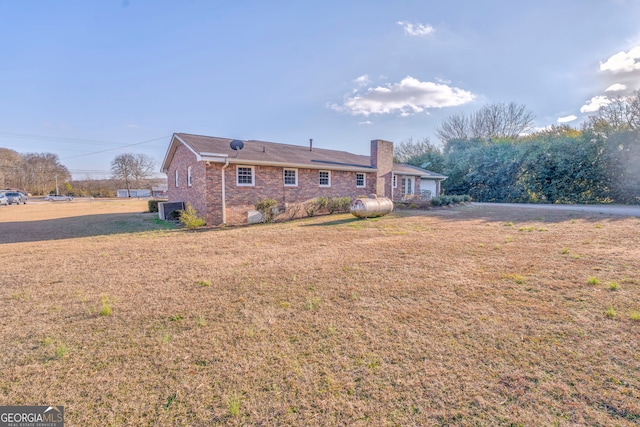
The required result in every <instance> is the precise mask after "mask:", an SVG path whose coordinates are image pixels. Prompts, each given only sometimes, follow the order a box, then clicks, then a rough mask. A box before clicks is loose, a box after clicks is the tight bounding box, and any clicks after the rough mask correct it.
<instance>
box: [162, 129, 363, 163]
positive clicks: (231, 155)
mask: <svg viewBox="0 0 640 427" xmlns="http://www.w3.org/2000/svg"><path fill="white" fill-rule="evenodd" d="M176 140H177V141H179V142H181V143H183V144H184V145H186V146H187V147H188V148H189V149H190V150H191V151H192V152H193V153H194V154H195V155H196V157H197V158H198V160H207V161H227V160H228V161H229V163H244V164H264V165H275V166H290V167H293V166H295V167H309V168H312V169H348V170H361V169H366V170H367V171H373V170H375V169H374V168H372V167H371V162H370V159H369V156H363V155H359V154H352V153H348V152H346V151H338V150H327V149H324V148H316V147H313V149H312V150H310V149H309V146H301V145H290V144H280V143H276V142H267V141H256V140H249V141H242V142H243V144H244V147H243V148H242V149H241V150H239V151H235V150H233V149H231V146H230V144H231V141H233V139H230V138H218V137H212V136H202V135H191V134H186V133H176V134H174V135H173V138H172V140H171V145H170V147H169V150H168V151H167V155H166V156H165V160H164V162H163V166H162V170H163V171H165V172H166V170H167V169H168V166H169V163H170V161H171V158H172V157H173V153H175V149H176V147H177V142H176Z"/></svg>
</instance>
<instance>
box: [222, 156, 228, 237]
mask: <svg viewBox="0 0 640 427" xmlns="http://www.w3.org/2000/svg"><path fill="white" fill-rule="evenodd" d="M227 167H229V159H225V160H224V166H222V225H227V198H226V193H225V187H226V184H225V182H224V170H225V169H226V168H227Z"/></svg>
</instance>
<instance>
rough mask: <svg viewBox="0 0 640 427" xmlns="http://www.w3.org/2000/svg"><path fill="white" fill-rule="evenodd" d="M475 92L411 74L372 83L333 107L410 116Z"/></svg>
mask: <svg viewBox="0 0 640 427" xmlns="http://www.w3.org/2000/svg"><path fill="white" fill-rule="evenodd" d="M474 98H475V95H474V94H473V93H471V92H469V91H466V90H463V89H460V88H457V87H451V86H448V85H445V84H440V83H434V82H421V81H420V80H418V79H415V78H413V77H411V76H407V77H405V78H404V79H402V80H401V81H400V82H399V83H390V84H387V85H384V86H377V87H370V88H368V89H367V90H366V91H356V93H354V94H353V95H352V96H348V97H346V98H345V100H344V102H343V103H342V104H332V105H330V108H332V109H333V110H336V111H339V112H343V113H349V114H353V115H354V116H355V115H362V116H365V117H367V116H369V115H370V114H391V113H397V114H399V115H400V116H410V115H412V114H415V113H422V112H424V111H425V110H426V109H428V108H443V107H453V106H456V105H462V104H466V103H468V102H471V101H472V100H473V99H474Z"/></svg>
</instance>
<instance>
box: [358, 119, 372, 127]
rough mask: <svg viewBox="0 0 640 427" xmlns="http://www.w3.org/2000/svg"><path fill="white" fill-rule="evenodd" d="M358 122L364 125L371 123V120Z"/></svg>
mask: <svg viewBox="0 0 640 427" xmlns="http://www.w3.org/2000/svg"><path fill="white" fill-rule="evenodd" d="M358 124H359V125H361V126H365V125H372V124H373V122H372V121H371V120H365V121H364V122H358Z"/></svg>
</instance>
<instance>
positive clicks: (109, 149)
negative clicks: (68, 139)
mask: <svg viewBox="0 0 640 427" xmlns="http://www.w3.org/2000/svg"><path fill="white" fill-rule="evenodd" d="M170 136H171V135H169V136H163V137H160V138H154V139H148V140H146V141H142V142H136V143H134V144H128V145H121V146H120V147H115V148H108V149H106V150H100V151H94V152H93V153H85V154H78V155H77V156H69V157H64V158H62V159H60V160H67V159H75V158H76V157H84V156H92V155H94V154H101V153H106V152H108V151H116V150H120V149H122V148H128V147H134V146H136V145H142V144H147V143H149V142H153V141H159V140H161V139H165V138H169V137H170Z"/></svg>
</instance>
